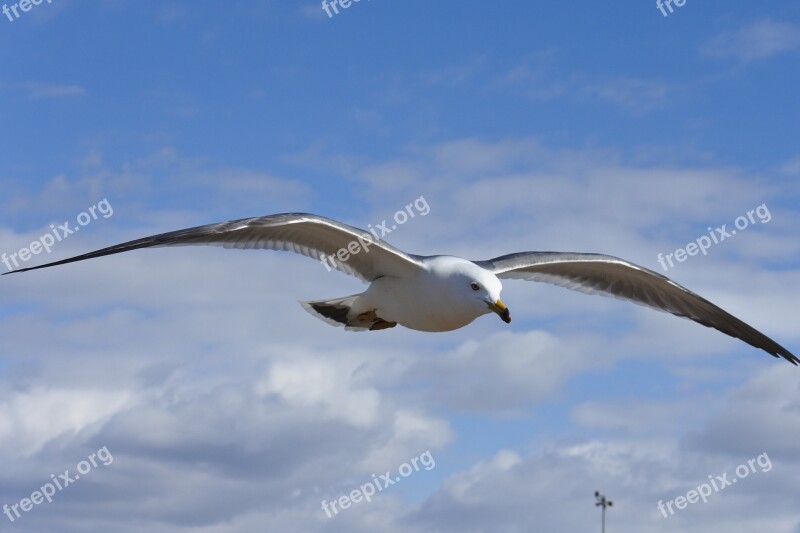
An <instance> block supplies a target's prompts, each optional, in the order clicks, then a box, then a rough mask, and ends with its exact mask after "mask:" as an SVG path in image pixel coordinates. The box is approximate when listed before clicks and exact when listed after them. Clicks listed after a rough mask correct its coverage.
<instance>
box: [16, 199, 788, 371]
mask: <svg viewBox="0 0 800 533" xmlns="http://www.w3.org/2000/svg"><path fill="white" fill-rule="evenodd" d="M185 245H218V246H224V247H226V248H259V249H269V250H284V251H292V252H296V253H300V254H303V255H306V256H308V257H312V258H315V259H319V260H320V261H322V263H323V264H325V265H326V266H327V265H328V264H331V265H332V266H333V267H335V268H336V269H338V270H340V271H342V272H344V273H346V274H351V275H353V276H356V277H357V278H359V279H361V280H362V281H365V282H367V283H369V284H370V285H369V287H368V288H367V290H366V291H365V292H363V293H361V294H354V295H352V296H346V297H343V298H336V299H330V300H318V301H312V302H303V306H304V307H305V308H306V309H307V310H308V311H309V312H311V313H313V314H315V315H316V316H317V317H319V318H321V319H323V320H325V321H326V322H328V323H330V324H334V325H337V326H344V327H346V328H347V329H352V330H380V329H386V328H391V327H394V326H396V325H398V324H399V325H401V326H404V327H407V328H409V329H414V330H419V331H429V332H437V331H451V330H455V329H458V328H461V327H464V326H466V325H467V324H469V323H471V322H472V321H473V320H475V319H476V318H478V317H479V316H481V315H484V314H487V313H492V312H494V313H497V314H498V315H499V316H500V318H502V319H503V321H504V322H507V323H508V322H511V314H510V312H509V310H508V308H507V307H506V306H505V304H503V302H502V301H501V300H500V291H501V290H502V285H501V282H500V279H523V280H530V281H542V282H546V283H552V284H556V285H559V286H562V287H566V288H569V289H574V290H578V291H582V292H586V293H590V294H601V295H605V296H612V297H616V298H621V299H624V300H628V301H632V302H634V303H637V304H640V305H644V306H647V307H651V308H653V309H657V310H659V311H664V312H667V313H671V314H673V315H677V316H680V317H684V318H689V319H691V320H693V321H695V322H697V323H700V324H702V325H704V326H707V327H711V328H714V329H717V330H719V331H721V332H722V333H725V334H726V335H730V336H732V337H736V338H738V339H741V340H743V341H744V342H746V343H748V344H750V345H751V346H754V347H756V348H760V349H762V350H764V351H766V352H767V353H769V354H771V355H773V356H775V357H783V358H784V359H786V360H787V361H789V362H791V363H792V364H795V365H797V364H798V362H800V360H798V359H797V357H795V356H794V355H793V354H792V353H790V352H789V351H788V350H787V349H786V348H784V347H783V346H781V345H779V344H778V343H776V342H775V341H773V340H772V339H770V338H769V337H767V336H766V335H764V334H763V333H761V332H760V331H758V330H756V329H755V328H753V327H752V326H749V325H748V324H746V323H744V322H742V321H741V320H739V319H738V318H736V317H734V316H733V315H731V314H730V313H727V312H726V311H724V310H723V309H721V308H719V307H717V306H716V305H714V304H712V303H711V302H709V301H708V300H706V299H704V298H702V297H700V296H698V295H697V294H695V293H693V292H691V291H690V290H688V289H686V288H685V287H682V286H680V285H678V284H677V283H675V282H674V281H672V280H670V279H668V278H666V277H664V276H662V275H661V274H658V273H656V272H653V271H652V270H649V269H647V268H644V267H641V266H639V265H635V264H633V263H631V262H628V261H625V260H623V259H619V258H617V257H612V256H608V255H601V254H592V253H568V252H520V253H514V254H509V255H505V256H501V257H496V258H494V259H489V260H485V261H469V260H467V259H463V258H460V257H454V256H447V255H436V256H418V255H413V254H408V253H405V252H403V251H402V250H399V249H397V248H395V247H394V246H392V245H390V244H388V243H386V242H385V241H380V240H378V241H376V240H375V239H374V238H373V237H372V235H371V234H370V233H368V232H366V231H364V230H360V229H358V228H354V227H352V226H348V225H346V224H342V223H341V222H337V221H335V220H331V219H328V218H325V217H321V216H318V215H311V214H307V213H287V214H280V215H269V216H264V217H255V218H247V219H241V220H232V221H229V222H220V223H217V224H208V225H205V226H198V227H195V228H187V229H183V230H178V231H172V232H169V233H162V234H159V235H153V236H150V237H144V238H142V239H137V240H134V241H130V242H126V243H122V244H117V245H115V246H109V247H108V248H103V249H101V250H96V251H94V252H89V253H87V254H83V255H79V256H76V257H71V258H68V259H63V260H61V261H55V262H53V263H48V264H45V265H40V266H36V267H31V268H25V269H21V270H17V271H15V272H24V271H27V270H35V269H38V268H45V267H50V266H55V265H61V264H66V263H72V262H76V261H82V260H85V259H92V258H95V257H102V256H106V255H111V254H116V253H120V252H126V251H130V250H136V249H139V248H151V247H159V246H185ZM354 250H357V251H354ZM346 251H349V253H343V252H346ZM335 257H338V258H342V257H346V259H342V260H340V261H336V260H335V259H334V258H335ZM10 273H11V272H7V274H10Z"/></svg>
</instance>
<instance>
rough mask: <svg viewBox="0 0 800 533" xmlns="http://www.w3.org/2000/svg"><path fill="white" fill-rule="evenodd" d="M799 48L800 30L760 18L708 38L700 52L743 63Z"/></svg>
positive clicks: (788, 24) (785, 23)
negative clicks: (736, 28)
mask: <svg viewBox="0 0 800 533" xmlns="http://www.w3.org/2000/svg"><path fill="white" fill-rule="evenodd" d="M798 47H800V28H798V27H797V26H795V25H793V24H790V23H788V22H782V21H776V20H772V19H761V20H758V21H755V22H752V23H750V24H748V25H746V26H743V27H741V28H739V29H738V30H734V31H728V32H723V33H720V34H718V35H715V36H714V37H712V38H710V39H709V40H708V41H706V43H705V44H704V46H703V49H702V51H703V53H704V54H705V55H707V56H710V57H716V58H733V59H738V60H739V61H742V62H744V63H748V62H751V61H756V60H759V59H766V58H769V57H772V56H775V55H778V54H781V53H784V52H790V51H793V50H797V49H798Z"/></svg>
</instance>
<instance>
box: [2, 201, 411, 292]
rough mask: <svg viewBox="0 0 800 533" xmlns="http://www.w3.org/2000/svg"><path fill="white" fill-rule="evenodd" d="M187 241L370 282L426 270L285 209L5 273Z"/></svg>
mask: <svg viewBox="0 0 800 533" xmlns="http://www.w3.org/2000/svg"><path fill="white" fill-rule="evenodd" d="M189 245H217V246H223V247H225V248H242V249H264V250H284V251H289V252H295V253H298V254H302V255H305V256H307V257H311V258H314V259H319V260H325V262H326V264H328V265H329V267H330V268H336V269H338V270H340V271H342V272H344V273H346V274H351V275H353V276H355V277H357V278H359V279H361V280H363V281H367V282H369V281H372V280H374V279H376V278H378V277H381V276H403V275H405V274H408V273H410V272H412V271H413V270H415V269H419V268H422V266H421V263H419V262H418V261H416V260H415V259H413V258H412V257H411V256H410V255H408V254H406V253H405V252H403V251H401V250H398V249H397V248H395V247H394V246H392V245H390V244H388V243H386V242H383V241H380V240H376V239H375V238H373V236H372V235H371V234H370V233H368V232H366V231H364V230H361V229H358V228H355V227H353V226H348V225H347V224H342V223H341V222H337V221H335V220H331V219H329V218H325V217H321V216H317V215H311V214H307V213H285V214H279V215H269V216H265V217H255V218H243V219H240V220H231V221H229V222H219V223H217V224H208V225H206V226H197V227H194V228H187V229H182V230H178V231H171V232H169V233H161V234H159V235H152V236H150V237H144V238H141V239H136V240H134V241H129V242H125V243H122V244H117V245H114V246H109V247H108V248H103V249H101V250H96V251H94V252H89V253H86V254H83V255H78V256H75V257H70V258H68V259H62V260H61V261H54V262H52V263H47V264H45V265H39V266H35V267H30V268H23V269H19V270H14V271H12V272H6V274H13V273H15V272H26V271H28V270H36V269H38V268H45V267H51V266H56V265H65V264H67V263H74V262H75V261H83V260H85V259H93V258H95V257H103V256H104V255H112V254H118V253H121V252H128V251H131V250H138V249H139V248H153V247H159V246H189ZM340 250H344V251H345V253H342V254H341V256H342V258H344V260H339V258H338V256H337V254H338V253H339V251H340Z"/></svg>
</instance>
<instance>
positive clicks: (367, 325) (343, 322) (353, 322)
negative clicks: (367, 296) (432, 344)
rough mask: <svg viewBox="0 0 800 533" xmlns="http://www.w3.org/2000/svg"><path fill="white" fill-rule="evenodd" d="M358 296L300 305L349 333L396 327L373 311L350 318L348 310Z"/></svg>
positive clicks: (393, 323)
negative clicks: (349, 331)
mask: <svg viewBox="0 0 800 533" xmlns="http://www.w3.org/2000/svg"><path fill="white" fill-rule="evenodd" d="M359 296H361V294H353V295H351V296H345V297H343V298H334V299H333V300H316V301H313V302H300V305H302V306H303V309H305V310H306V311H308V312H309V313H311V314H312V315H314V316H315V317H317V318H319V319H320V320H324V321H325V322H327V323H328V324H330V325H332V326H343V327H344V328H345V329H348V330H351V331H366V330H377V329H386V328H392V327H394V326H396V325H397V324H396V323H395V322H386V321H385V320H382V319H380V318H378V317H377V316H376V315H375V311H369V312H366V313H361V314H359V315H356V316H351V313H350V310H351V308H352V307H353V304H354V303H355V301H356V299H358V297H359Z"/></svg>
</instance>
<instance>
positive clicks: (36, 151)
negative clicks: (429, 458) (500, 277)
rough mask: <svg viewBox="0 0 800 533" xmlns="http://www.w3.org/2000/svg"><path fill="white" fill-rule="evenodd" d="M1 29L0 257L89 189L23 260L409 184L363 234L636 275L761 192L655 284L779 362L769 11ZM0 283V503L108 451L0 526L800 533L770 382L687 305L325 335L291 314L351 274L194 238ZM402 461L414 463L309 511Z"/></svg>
mask: <svg viewBox="0 0 800 533" xmlns="http://www.w3.org/2000/svg"><path fill="white" fill-rule="evenodd" d="M6 4H7V5H10V4H9V3H8V2H6ZM0 7H1V6H0ZM0 45H1V46H2V47H3V49H4V50H6V53H5V54H4V63H3V67H4V68H3V73H2V74H1V75H0V99H2V106H0V109H2V111H0V117H1V118H2V124H3V127H0V146H2V147H3V154H4V157H3V158H1V159H0V180H2V186H3V194H2V195H0V208H1V209H0V253H3V252H5V253H7V254H11V253H13V252H17V251H19V250H20V249H22V248H24V247H27V246H28V245H29V244H30V243H31V242H32V241H33V240H36V239H39V238H40V237H41V236H42V235H43V234H45V233H47V232H49V231H50V224H62V223H63V222H65V221H71V223H72V224H73V226H74V225H75V220H76V218H77V216H78V215H79V214H80V213H82V212H84V211H86V210H87V209H89V208H90V207H91V206H95V205H97V204H98V203H99V202H101V201H102V200H103V199H106V200H107V202H108V204H109V205H110V206H112V207H113V215H110V216H108V217H103V216H100V217H98V218H97V219H96V220H93V221H92V222H90V223H88V224H87V225H85V226H83V227H81V230H82V231H81V232H80V233H76V234H73V235H70V236H69V238H67V239H65V240H63V241H61V242H58V243H56V244H55V245H54V246H53V249H52V252H51V253H50V254H46V255H44V254H40V255H37V256H34V257H33V258H32V259H30V261H29V264H28V265H26V266H30V265H33V264H35V263H39V262H44V261H45V260H55V259H59V258H64V257H68V256H70V255H74V254H78V253H83V252H86V251H89V250H92V249H95V248H99V247H102V246H107V245H110V244H114V243H117V242H121V241H124V240H127V239H132V238H136V237H140V236H143V235H149V234H152V233H157V232H161V231H169V230H173V229H178V228H182V227H188V226H191V225H198V224H205V223H211V222H217V221H222V220H227V219H233V218H242V217H247V216H255V215H266V214H271V213H278V212H292V211H308V212H314V213H318V214H321V215H325V216H329V217H333V218H336V219H339V220H342V221H344V222H347V223H350V224H353V225H356V226H360V227H367V225H368V224H372V225H375V224H376V223H380V222H381V221H382V220H384V219H390V218H391V217H392V216H393V214H394V213H395V212H396V211H397V210H399V209H402V208H403V206H405V205H406V204H408V203H410V202H413V201H414V200H415V199H417V198H419V197H424V198H425V199H426V201H427V202H428V204H429V206H430V212H429V214H427V215H425V216H417V217H415V218H414V219H411V220H409V221H408V222H407V223H406V224H404V225H403V226H401V227H398V228H397V229H396V230H395V231H393V232H392V234H391V235H389V236H387V240H388V241H389V242H391V243H392V244H394V245H396V246H399V247H401V248H402V249H404V250H408V251H410V252H413V253H420V254H432V253H452V254H457V255H462V256H465V257H469V258H471V259H487V258H490V257H494V256H497V255H501V254H504V253H508V252H512V251H519V250H564V251H586V252H602V253H608V254H612V255H616V256H619V257H623V258H625V259H628V260H632V261H634V262H636V263H638V264H641V265H643V266H645V267H648V268H651V269H653V270H657V271H660V268H661V267H660V266H659V264H658V262H657V256H658V254H659V253H662V254H666V253H669V252H674V251H675V250H676V249H678V248H681V247H683V246H685V245H686V244H687V243H689V242H692V241H695V240H696V239H697V238H699V237H701V236H703V235H706V234H707V233H708V230H707V228H708V227H712V228H716V227H720V226H722V225H723V224H727V225H728V227H729V228H730V227H732V226H733V223H734V220H735V219H736V218H737V217H738V216H741V215H745V214H746V213H747V212H748V211H749V210H753V209H755V208H756V207H757V206H759V205H766V206H768V209H769V212H770V214H771V218H770V220H769V221H768V222H766V223H761V222H760V221H758V219H756V222H755V223H753V224H751V225H750V226H749V227H748V228H747V229H746V230H743V231H740V232H739V233H737V235H735V236H734V237H732V238H730V239H728V240H726V241H724V242H722V243H719V244H718V245H715V246H713V247H712V248H711V249H710V250H709V253H708V255H706V256H702V255H698V256H695V257H690V258H688V259H687V260H686V261H685V262H683V263H680V264H677V265H676V266H675V268H673V269H671V270H670V271H669V272H666V273H665V274H666V275H668V276H670V277H672V278H673V279H675V280H676V281H677V282H679V283H681V284H683V285H685V286H687V287H689V288H690V289H692V290H693V291H695V292H697V293H699V294H701V295H703V296H704V297H707V298H708V299H710V300H712V301H713V302H715V303H717V304H718V305H720V306H721V307H723V308H725V309H727V310H729V311H730V312H732V313H733V314H735V315H736V316H738V317H739V318H741V319H743V320H744V321H746V322H748V323H750V324H751V325H753V326H754V327H756V328H757V329H759V330H761V331H763V332H764V333H766V334H767V335H769V336H770V337H772V338H774V339H775V340H776V341H778V342H779V343H780V344H783V345H784V346H786V347H787V348H788V349H790V350H791V351H793V352H795V353H797V352H798V351H800V334H798V329H797V321H798V312H797V299H798V297H800V291H799V290H798V289H797V287H798V286H800V239H798V230H797V228H798V224H800V187H799V186H798V183H799V178H800V145H799V144H798V138H799V136H798V134H799V133H800V131H798V130H799V128H798V124H797V114H798V111H800V105H799V104H798V96H797V95H798V94H800V74H798V72H800V70H799V69H798V68H797V64H798V57H799V55H798V54H800V5H797V4H796V3H794V2H789V1H777V2H769V3H763V2H762V3H758V2H744V1H738V0H737V1H732V2H726V3H725V4H724V5H722V4H716V5H714V4H712V3H708V2H706V3H700V2H698V1H695V0H688V1H687V2H686V5H684V6H683V7H679V8H675V11H674V13H672V14H670V15H669V16H667V17H664V16H663V15H662V14H661V12H660V11H659V10H658V9H657V7H656V5H655V2H633V1H623V2H613V3H610V2H605V3H603V2H590V1H583V0H578V1H574V2H569V3H568V5H567V3H563V2H562V3H553V2H551V3H535V2H522V1H508V2H502V3H501V5H497V6H494V5H490V4H487V3H485V2H448V1H445V2H436V3H433V2H420V1H413V0H411V1H406V2H403V3H399V2H390V1H388V0H362V1H361V2H358V3H354V4H352V5H351V7H350V8H348V9H342V10H341V12H340V14H338V15H336V16H334V17H332V18H329V17H328V16H327V15H326V14H325V12H324V11H323V9H322V8H321V6H320V4H319V3H317V2H268V1H264V2H241V1H229V2H209V1H205V0H201V1H196V2H158V3H156V2H151V3H146V4H145V3H141V2H133V1H129V0H114V1H109V2H98V1H92V2H81V3H78V2H69V1H66V0H53V1H52V3H50V4H48V3H47V2H46V1H45V2H44V3H42V4H41V5H38V6H33V7H32V8H31V9H30V11H28V12H25V13H21V16H20V17H19V18H18V19H15V20H14V21H10V20H8V18H6V17H5V16H2V15H0ZM0 269H5V267H3V266H0ZM0 281H2V284H0V294H2V297H1V298H0V316H2V317H3V322H2V325H1V326H0V450H2V451H0V457H2V461H3V464H7V465H13V466H11V467H9V468H8V469H4V473H3V475H2V476H0V499H1V500H2V501H0V504H3V503H5V504H8V505H11V504H13V503H16V502H19V501H20V500H21V499H22V498H25V497H27V496H30V494H31V492H32V491H33V490H36V488H37V487H40V486H41V485H42V484H43V483H46V482H47V481H48V480H49V479H50V474H51V473H55V472H61V471H63V470H64V469H66V468H74V466H75V465H76V464H77V463H78V462H79V461H81V460H82V459H85V458H86V457H87V456H88V455H89V454H90V453H92V452H93V451H96V450H98V449H100V448H101V447H103V446H107V447H108V449H109V450H110V451H111V453H112V454H113V455H114V462H113V463H112V464H110V465H108V466H101V467H99V468H97V470H96V471H93V472H92V474H91V476H87V479H85V480H84V479H81V480H80V481H79V482H77V483H75V485H74V486H71V487H68V488H66V489H65V490H64V491H63V492H59V493H58V495H57V497H56V498H55V500H54V502H53V503H49V504H48V503H44V504H41V505H37V506H35V507H34V508H33V509H32V510H31V511H29V512H27V513H25V514H24V515H22V517H21V518H19V519H17V520H16V521H15V522H13V523H11V522H8V523H5V522H3V523H4V524H5V527H6V528H8V529H10V530H17V531H45V530H52V529H53V528H55V527H59V528H60V529H61V530H66V531H82V532H83V531H108V530H109V529H112V530H115V531H140V530H141V529H143V528H145V527H146V528H148V529H150V530H153V531H165V532H183V531H193V532H203V533H211V532H224V531H263V530H264V529H265V528H267V529H268V530H270V531H348V532H351V531H374V530H375V529H376V528H380V530H382V531H384V530H385V531H397V532H418V531H420V532H421V531H433V530H436V531H509V532H513V531H529V530H531V529H541V530H559V531H578V530H586V529H587V528H590V527H595V526H596V525H597V524H596V522H597V521H598V520H599V516H597V515H598V514H599V513H598V511H597V510H596V509H595V508H594V507H593V498H592V495H593V493H594V491H595V490H597V489H600V490H602V491H604V492H606V493H607V494H608V495H609V496H610V497H611V498H612V499H615V501H616V505H615V507H614V508H613V509H612V510H611V511H610V512H609V531H630V532H634V531H635V532H657V531H666V530H674V529H679V530H681V531H687V532H695V531H697V532H699V531H703V532H712V533H713V532H716V531H751V530H753V529H754V528H756V527H759V528H767V529H769V530H770V531H776V532H794V533H797V532H798V531H800V513H798V512H797V510H796V505H795V503H794V502H793V500H792V498H791V494H793V493H794V488H795V483H796V481H795V480H796V479H798V474H800V449H799V448H798V446H797V445H796V443H795V441H796V435H797V434H798V431H800V418H799V417H798V415H797V413H798V412H800V410H799V409H798V407H800V388H799V387H798V379H800V374H798V373H797V372H798V371H797V369H794V368H792V367H791V365H789V364H787V363H786V362H785V361H777V360H773V358H771V357H769V356H768V355H766V354H765V353H763V352H759V351H758V350H755V349H753V348H751V347H749V346H747V345H746V344H743V343H740V342H737V341H735V340H732V339H729V338H727V337H725V336H724V335H722V334H720V333H717V332H714V331H710V330H707V329H706V328H703V327H701V326H699V325H697V324H693V323H691V322H689V321H683V320H678V319H677V318H674V317H671V316H669V315H664V314H659V313H656V312H654V311H650V310H647V309H643V308H640V307H637V306H634V305H631V304H626V303H624V302H619V301H616V300H611V299H603V298H597V297H588V296H585V295H582V294H578V293H573V292H570V291H566V290H564V289H561V288H557V287H551V286H545V285H540V284H533V283H525V282H520V281H511V280H509V281H506V282H504V292H503V299H504V301H505V302H506V303H507V304H508V305H509V307H510V308H511V309H512V311H513V316H514V322H512V324H511V325H506V324H504V323H502V322H501V321H499V320H497V319H496V317H494V319H492V318H489V317H484V318H481V319H479V320H477V321H476V322H475V323H473V324H471V325H470V326H468V327H467V328H464V329H461V330H458V331H455V332H451V333H445V334H422V333H418V332H413V331H408V330H402V329H400V328H395V329H393V330H389V331H383V332H375V333H370V334H360V335H359V334H353V333H349V332H345V331H342V330H339V329H336V328H332V327H330V326H328V325H326V324H324V323H323V322H320V321H318V320H315V319H314V318H312V317H310V316H309V315H307V314H306V313H305V312H304V311H303V310H302V308H301V307H300V306H299V305H297V301H298V300H310V299H320V298H327V297H335V296H342V295H346V294H351V293H354V292H358V291H360V290H362V285H361V284H360V283H359V282H358V281H357V280H354V279H353V278H348V277H346V276H343V275H341V274H340V273H337V272H327V271H326V270H325V269H324V268H321V267H320V265H318V264H315V262H314V261H309V260H308V259H306V258H302V257H299V256H293V255H290V254H280V253H265V252H260V253H258V252H239V251H224V250H218V249H186V248H181V249H169V250H167V249H159V250H144V251H139V252H135V253H131V254H123V255H120V256H115V257H110V258H104V259H101V260H97V261H92V262H87V263H80V264H76V265H69V266H65V267H61V268H58V269H51V270H43V271H37V272H32V273H28V274H20V275H15V276H6V277H4V278H2V280H0ZM426 450H430V451H431V452H432V454H433V456H434V457H435V458H436V463H437V466H436V467H435V468H434V469H433V470H431V471H421V472H418V473H414V474H413V475H412V476H410V477H409V478H407V479H404V480H403V481H402V483H399V484H398V485H397V486H395V487H392V488H391V490H389V491H387V492H386V493H383V494H380V495H379V497H376V499H375V500H374V501H373V502H372V503H369V504H365V503H361V504H358V505H355V506H353V507H352V508H351V509H348V510H346V511H344V512H342V513H341V514H339V515H337V516H336V517H334V518H327V517H326V516H325V513H324V512H322V510H321V509H320V502H321V500H322V499H323V498H324V499H327V500H329V501H330V500H332V499H335V498H337V497H338V496H340V495H342V494H346V493H348V492H349V491H350V490H351V489H352V488H354V487H357V486H359V485H360V484H362V483H364V482H365V481H367V480H369V479H370V475H371V474H372V473H375V472H379V471H380V472H383V471H386V470H397V468H398V466H399V465H401V464H402V463H403V462H405V461H408V460H409V459H410V458H412V457H415V456H418V455H419V454H421V453H422V452H424V451H426ZM765 452H766V453H768V454H769V457H770V458H771V459H772V462H773V464H774V468H773V469H771V470H770V471H769V472H758V473H756V474H753V476H752V478H748V479H747V481H744V480H742V481H741V484H739V485H737V486H735V487H732V488H729V489H726V490H725V491H724V492H722V493H720V494H717V495H715V496H714V498H712V499H710V500H709V502H708V503H706V504H702V503H698V504H694V505H691V506H689V508H687V509H685V510H682V511H680V512H678V513H677V514H676V515H675V516H672V517H669V518H668V519H664V518H663V517H662V516H661V514H660V513H659V511H658V510H657V507H656V504H657V502H658V501H659V500H670V499H674V498H675V497H676V496H679V495H681V494H685V493H686V492H687V490H690V489H692V488H694V487H696V486H697V485H698V484H700V483H702V482H703V481H704V480H706V479H707V476H708V475H712V474H714V475H718V474H722V473H723V472H725V471H730V472H733V469H735V467H736V466H737V465H738V464H741V463H743V462H746V461H747V460H748V459H751V458H754V457H756V456H758V455H759V454H762V453H765ZM0 520H2V521H5V520H7V518H5V517H4V516H0ZM56 525H57V526H56Z"/></svg>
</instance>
